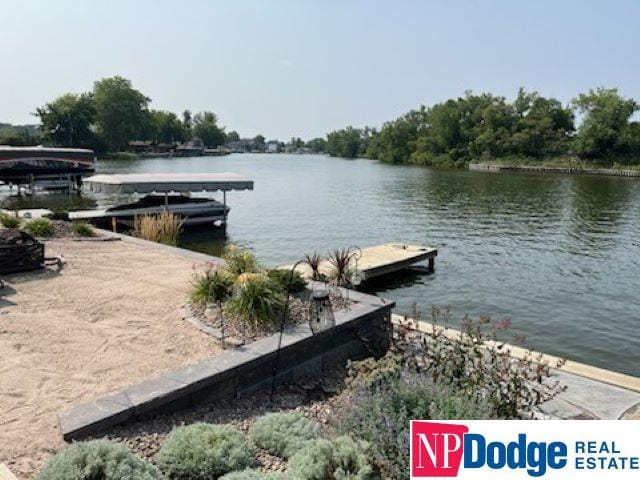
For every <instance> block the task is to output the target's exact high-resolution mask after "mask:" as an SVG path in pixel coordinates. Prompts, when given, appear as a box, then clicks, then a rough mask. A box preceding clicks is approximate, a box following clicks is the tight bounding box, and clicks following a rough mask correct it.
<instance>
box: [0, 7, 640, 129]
mask: <svg viewBox="0 0 640 480" xmlns="http://www.w3.org/2000/svg"><path fill="white" fill-rule="evenodd" d="M638 18H640V1H638V0H627V1H623V0H608V1H604V0H603V1H589V0H582V1H574V0H554V1H548V0H529V1H526V2H525V1H521V0H509V1H499V0H495V1H492V0H484V1H481V0H475V1H471V0H455V1H454V0H448V1H445V0H442V1H435V0H434V1H429V0H422V1H412V0H394V1H391V0H389V1H384V2H383V1H376V0H368V1H364V0H315V1H310V0H271V1H266V0H228V1H222V0H220V1H213V0H208V1H207V0H180V1H178V0H174V1H165V0H136V1H129V0H91V1H88V0H56V1H51V0H0V122H10V123H19V124H22V123H36V121H37V120H36V119H35V117H33V115H32V113H33V112H34V111H35V109H36V108H37V107H38V106H41V105H43V104H45V103H46V102H48V101H50V100H52V99H54V98H56V97H57V96H59V95H62V94H64V93H67V92H84V91H89V90H91V88H92V85H93V82H94V81H95V80H98V79H100V78H103V77H108V76H113V75H121V76H123V77H126V78H128V79H130V80H131V81H132V82H133V85H134V87H136V88H137V89H139V90H140V91H142V92H143V93H145V94H146V95H147V96H148V97H150V98H151V99H152V103H151V108H155V109H166V110H171V111H174V112H176V113H180V112H182V111H183V110H184V109H190V110H191V111H193V112H197V111H200V110H205V109H206V110H212V111H214V112H216V113H217V114H218V117H219V119H220V124H221V125H223V126H226V128H227V130H237V131H238V132H239V133H240V134H241V135H242V136H243V137H244V136H251V137H252V136H255V135H256V134H258V133H260V134H263V135H264V136H265V137H267V138H268V139H271V138H278V139H281V140H287V139H289V138H291V137H293V136H299V137H302V138H305V139H308V138H312V137H318V136H324V135H325V134H326V133H327V132H329V131H331V130H334V129H337V128H342V127H344V126H347V125H353V126H358V127H362V126H365V125H369V126H379V125H381V124H382V123H383V122H385V121H387V120H392V119H395V118H397V117H398V116H400V115H402V114H403V113H405V112H407V111H408V110H410V109H412V108H417V107H419V106H420V105H423V104H424V105H430V104H433V103H436V102H439V101H443V100H446V99H447V98H454V97H457V96H460V95H463V94H464V91H465V90H473V91H475V92H484V91H488V92H492V93H494V94H497V95H503V96H506V97H507V98H512V97H513V96H514V95H515V94H516V92H517V90H518V87H520V86H524V87H526V88H528V89H533V90H537V91H539V92H540V93H541V94H544V95H551V96H555V97H557V98H560V99H561V100H562V101H565V102H568V101H569V100H570V99H571V98H573V97H574V96H575V95H576V94H577V93H579V92H584V91H587V90H588V89H589V88H593V87H597V86H607V87H618V88H619V89H620V91H621V93H622V94H624V95H625V96H631V97H635V98H638V99H640V28H638V23H637V22H638Z"/></svg>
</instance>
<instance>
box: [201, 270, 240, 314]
mask: <svg viewBox="0 0 640 480" xmlns="http://www.w3.org/2000/svg"><path fill="white" fill-rule="evenodd" d="M192 284H193V288H192V289H191V301H192V302H193V303H195V304H197V305H201V306H205V305H206V304H207V302H208V301H209V300H211V301H215V302H217V301H220V302H222V301H224V300H225V299H226V298H228V297H229V295H231V287H232V285H233V279H232V278H231V276H230V275H229V274H228V273H227V272H226V270H223V269H221V268H208V269H207V270H205V271H199V272H196V273H195V274H194V276H193V282H192Z"/></svg>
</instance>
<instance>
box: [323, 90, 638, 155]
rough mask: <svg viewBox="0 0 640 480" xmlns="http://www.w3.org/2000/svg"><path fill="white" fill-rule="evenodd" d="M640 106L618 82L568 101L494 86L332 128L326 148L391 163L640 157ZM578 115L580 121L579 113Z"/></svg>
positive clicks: (340, 153)
mask: <svg viewBox="0 0 640 480" xmlns="http://www.w3.org/2000/svg"><path fill="white" fill-rule="evenodd" d="M639 108H640V106H639V105H638V104H637V103H636V101H635V100H633V99H631V98H624V97H622V96H621V95H620V94H619V93H618V90H617V89H607V88H597V89H592V90H589V92H587V93H582V94H580V95H578V96H577V97H576V98H575V99H573V100H572V101H571V102H570V103H569V104H568V105H563V104H562V103H561V102H560V101H559V100H557V99H555V98H550V97H544V96H542V95H540V94H539V93H537V92H527V91H526V90H524V89H522V88H521V89H520V90H519V91H518V94H517V96H516V98H515V99H514V100H513V101H512V102H509V101H507V100H506V99H505V98H504V97H499V96H495V95H492V94H489V93H483V94H473V93H472V92H466V93H465V95H464V96H463V97H459V98H457V99H451V100H447V101H445V102H442V103H438V104H435V105H433V106H431V107H425V106H422V107H420V108H419V109H417V110H411V111H410V112H408V113H406V114H405V115H403V116H401V117H400V118H398V119H396V120H394V121H390V122H387V123H385V124H384V125H383V126H382V127H381V128H380V129H379V130H378V129H374V128H369V127H367V128H364V129H359V128H354V127H347V128H344V129H341V130H336V131H333V132H331V133H329V134H328V135H327V142H326V152H327V153H328V154H329V155H332V156H340V157H347V158H355V157H365V158H372V159H378V160H381V161H384V162H388V163H415V164H421V165H433V166H462V165H466V164H467V163H469V162H473V161H484V160H492V159H494V160H495V159H511V160H513V161H528V160H532V161H542V160H545V159H552V158H554V159H563V158H569V157H577V158H579V159H581V160H583V161H585V162H592V163H599V164H609V165H611V164H613V163H619V164H640V123H639V122H637V121H633V119H632V117H633V115H634V113H635V112H636V111H638V109H639ZM577 116H578V117H579V118H580V122H579V124H578V122H577V121H576V117H577Z"/></svg>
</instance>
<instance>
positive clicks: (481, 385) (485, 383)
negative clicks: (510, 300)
mask: <svg viewBox="0 0 640 480" xmlns="http://www.w3.org/2000/svg"><path fill="white" fill-rule="evenodd" d="M431 315H432V321H431V327H430V328H429V333H422V332H420V331H416V330H415V329H412V328H409V327H398V328H396V329H395V336H394V341H393V344H392V346H391V348H392V351H393V352H394V354H396V355H399V356H400V357H401V358H402V361H403V363H404V368H405V369H408V370H409V371H414V372H420V373H422V374H424V375H425V376H428V377H430V378H431V379H432V380H433V381H434V382H435V383H438V384H442V383H446V384H449V385H451V386H452V387H453V388H454V389H455V390H457V391H459V392H460V393H461V395H464V396H465V397H472V398H475V399H477V400H478V401H480V402H484V403H487V404H488V405H489V406H490V407H491V411H492V412H493V415H494V416H495V417H497V418H503V419H521V418H530V417H531V415H532V412H533V411H534V410H535V408H536V407H537V406H538V405H541V404H542V403H544V402H546V401H548V400H551V399H552V398H554V397H555V396H556V395H558V394H559V393H561V392H562V391H564V389H565V388H564V386H563V385H562V384H560V383H559V382H558V381H557V380H555V379H553V378H550V377H551V375H552V367H554V368H558V367H560V366H562V364H563V363H564V361H563V360H559V361H556V362H553V365H551V364H550V362H548V361H546V360H545V359H544V358H543V356H542V355H541V354H536V353H533V352H527V353H525V355H523V356H522V357H519V358H514V356H513V355H512V354H511V348H510V347H509V346H505V345H504V338H507V334H508V331H509V329H510V321H509V320H508V319H504V320H502V321H498V322H495V321H493V320H492V319H491V318H490V317H487V316H481V317H480V318H478V319H473V318H471V317H468V316H465V317H464V318H463V320H462V325H461V329H460V332H458V333H455V334H452V333H453V332H451V331H448V330H447V329H444V328H442V327H438V325H450V324H451V320H450V318H449V312H448V311H447V310H444V311H441V310H439V309H437V308H433V309H432V312H431Z"/></svg>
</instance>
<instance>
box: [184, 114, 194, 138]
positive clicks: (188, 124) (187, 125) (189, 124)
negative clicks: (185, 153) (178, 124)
mask: <svg viewBox="0 0 640 480" xmlns="http://www.w3.org/2000/svg"><path fill="white" fill-rule="evenodd" d="M192 128H193V121H192V119H191V111H190V110H185V111H184V112H182V129H183V131H184V134H185V138H186V139H187V140H191V129H192Z"/></svg>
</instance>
